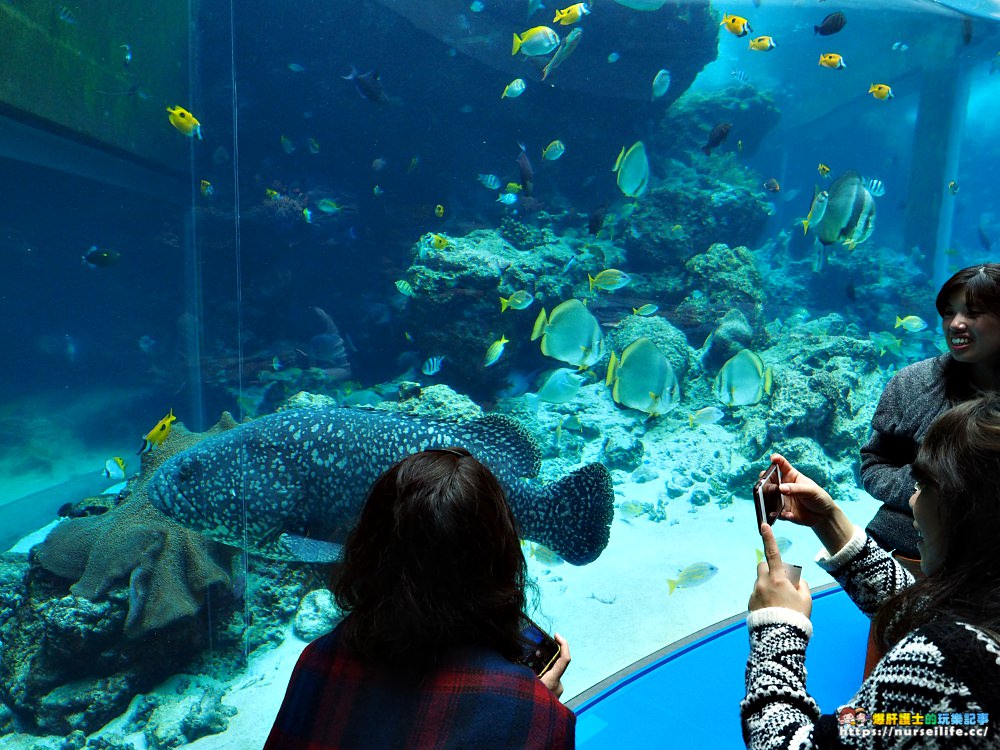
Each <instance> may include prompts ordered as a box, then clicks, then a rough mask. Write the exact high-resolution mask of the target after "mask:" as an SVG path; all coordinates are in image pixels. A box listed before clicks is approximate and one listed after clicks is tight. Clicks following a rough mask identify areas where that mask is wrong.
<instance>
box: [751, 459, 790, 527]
mask: <svg viewBox="0 0 1000 750" xmlns="http://www.w3.org/2000/svg"><path fill="white" fill-rule="evenodd" d="M779 484H781V471H780V470H779V469H778V465H777V464H771V468H769V469H768V470H767V472H765V474H764V476H763V477H761V478H760V479H759V480H758V481H757V484H755V485H754V486H753V503H754V508H756V510H757V528H758V530H759V529H760V525H761V524H762V523H766V524H768V525H769V526H773V525H774V522H775V521H777V520H778V517H779V515H780V514H781V511H782V510H783V509H784V507H785V498H784V496H783V495H782V494H781V493H780V492H779V491H778V485H779Z"/></svg>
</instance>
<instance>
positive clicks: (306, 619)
mask: <svg viewBox="0 0 1000 750" xmlns="http://www.w3.org/2000/svg"><path fill="white" fill-rule="evenodd" d="M341 617H342V615H341V613H340V610H339V609H337V605H336V603H335V602H334V600H333V594H332V593H331V592H330V590H329V589H316V590H314V591H310V592H309V593H308V594H306V595H305V596H304V597H302V602H301V603H300V604H299V608H298V610H297V611H296V612H295V622H294V624H293V625H292V632H294V633H295V635H296V636H298V637H299V638H301V639H302V640H303V641H313V640H315V639H317V638H319V637H320V636H321V635H325V634H327V633H329V632H330V631H331V630H333V629H334V627H336V625H337V623H338V622H339V621H340V619H341Z"/></svg>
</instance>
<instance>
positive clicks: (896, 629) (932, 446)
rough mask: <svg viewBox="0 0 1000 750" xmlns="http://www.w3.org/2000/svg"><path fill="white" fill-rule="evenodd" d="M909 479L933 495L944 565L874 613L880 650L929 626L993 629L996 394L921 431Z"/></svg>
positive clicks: (998, 617)
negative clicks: (945, 623)
mask: <svg viewBox="0 0 1000 750" xmlns="http://www.w3.org/2000/svg"><path fill="white" fill-rule="evenodd" d="M913 477H914V479H916V480H917V481H918V482H920V485H921V487H927V488H930V489H933V490H934V491H935V492H936V493H937V494H938V497H939V498H940V499H941V501H940V502H939V503H938V504H937V506H938V508H939V512H940V523H941V528H943V529H946V530H947V534H948V537H947V541H946V547H947V549H946V550H945V554H944V562H943V563H942V565H941V568H940V569H939V570H937V571H936V572H935V573H934V574H933V575H931V576H928V577H927V578H924V579H922V580H920V581H918V582H916V583H914V584H913V585H912V586H910V587H908V588H906V589H904V590H903V591H901V592H900V593H898V594H896V595H895V596H893V597H891V598H890V599H888V600H887V601H886V602H884V603H883V604H882V606H881V607H880V608H879V611H878V614H877V616H876V618H875V629H876V633H877V635H878V638H879V640H880V641H881V643H882V645H883V646H884V647H886V648H889V647H891V646H892V645H894V644H895V643H897V642H898V641H899V640H900V639H901V638H903V636H905V635H906V634H907V633H908V632H910V631H911V630H913V629H914V628H917V627H920V626H921V625H924V624H926V623H929V622H931V621H933V620H937V619H942V618H943V619H947V620H952V621H959V622H967V623H969V624H972V625H983V626H985V627H989V628H997V627H998V625H1000V550H998V545H997V540H998V539H1000V394H998V393H989V394H986V395H985V396H982V397H981V398H975V399H972V400H971V401H965V402H963V403H961V404H959V405H957V406H954V407H952V408H951V409H949V410H948V411H946V412H945V413H944V414H942V415H941V416H940V417H938V418H937V420H935V422H934V423H933V424H932V425H931V427H930V429H929V430H928V431H927V435H926V436H925V437H924V440H923V442H922V443H921V445H920V450H919V452H918V453H917V458H916V460H915V461H914V462H913Z"/></svg>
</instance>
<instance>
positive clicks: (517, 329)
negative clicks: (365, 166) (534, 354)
mask: <svg viewBox="0 0 1000 750" xmlns="http://www.w3.org/2000/svg"><path fill="white" fill-rule="evenodd" d="M449 239H450V242H451V245H449V247H448V248H446V249H444V250H441V251H435V250H433V249H429V248H428V247H427V246H426V244H424V243H422V242H421V243H418V244H417V246H416V247H415V253H414V254H415V257H414V260H413V263H412V265H411V266H410V267H409V269H407V272H406V275H405V277H406V279H407V280H408V281H409V283H410V284H411V286H412V287H413V290H414V294H413V296H412V297H409V298H408V300H407V307H406V313H405V319H406V325H407V331H408V332H409V333H410V334H411V335H412V337H413V340H414V342H415V343H416V345H417V346H418V347H419V348H420V350H421V351H422V352H423V353H424V355H425V356H432V355H441V354H443V355H445V356H446V357H447V363H446V366H445V369H444V370H442V373H441V374H440V375H439V377H447V379H448V383H449V385H452V386H454V387H455V388H457V389H459V390H461V391H463V392H467V393H473V394H478V395H481V396H483V397H486V396H487V395H488V394H490V393H491V391H492V390H494V389H496V388H498V387H500V386H501V385H502V383H503V380H504V378H505V377H506V376H507V375H508V374H509V373H510V369H511V363H512V362H514V361H515V360H518V359H522V358H521V355H520V354H519V352H523V351H524V350H525V348H526V347H527V348H528V349H529V350H532V349H536V347H537V345H536V344H532V343H531V342H530V337H531V328H532V324H533V323H534V320H535V316H536V315H537V314H538V311H539V309H540V306H542V305H544V306H545V307H546V308H547V309H550V310H551V309H552V307H554V306H555V305H557V304H558V303H560V302H562V301H564V300H566V299H569V298H570V297H573V296H579V295H584V294H587V292H588V285H587V275H586V274H587V271H588V270H589V271H591V272H592V273H597V272H598V271H600V270H601V268H603V267H604V266H603V265H602V264H603V263H611V262H617V261H618V260H620V259H621V251H620V250H616V249H615V248H614V246H613V245H611V244H610V243H605V242H596V241H595V242H592V243H591V242H588V243H586V244H584V243H582V242H580V241H573V240H571V241H566V242H556V243H551V244H546V245H542V246H539V247H535V249H534V250H533V251H532V252H521V251H519V250H517V249H515V248H514V247H513V246H511V245H510V244H509V243H507V242H505V241H504V240H502V239H500V238H498V237H497V235H496V233H494V232H487V231H475V232H472V233H471V234H469V235H467V236H465V237H462V238H454V237H453V238H449ZM589 246H593V247H594V248H597V249H598V250H599V252H598V253H592V252H589V251H588V249H587V248H588V247H589ZM578 250H582V252H578ZM571 259H575V260H574V262H573V263H572V264H569V261H570V260H571ZM568 264H569V265H570V266H572V270H566V269H567V265H568ZM518 290H524V291H527V292H529V293H531V294H533V295H534V297H535V302H534V303H533V304H532V305H531V306H530V307H528V308H527V309H526V310H508V311H507V312H505V313H502V314H501V312H500V303H499V298H500V297H501V296H503V297H507V296H509V295H510V294H511V293H512V292H514V291H518ZM442 321H448V322H449V323H450V325H442ZM501 335H503V336H506V338H507V339H508V340H509V343H508V344H507V347H506V350H505V352H504V355H503V356H502V357H501V358H500V359H499V360H498V361H497V362H496V364H495V365H493V366H491V367H489V368H484V367H483V355H484V354H485V353H486V350H487V348H488V347H489V346H490V344H491V343H492V342H493V341H496V340H498V339H499V338H500V336H501ZM523 359H530V357H528V356H526V357H524V358H523Z"/></svg>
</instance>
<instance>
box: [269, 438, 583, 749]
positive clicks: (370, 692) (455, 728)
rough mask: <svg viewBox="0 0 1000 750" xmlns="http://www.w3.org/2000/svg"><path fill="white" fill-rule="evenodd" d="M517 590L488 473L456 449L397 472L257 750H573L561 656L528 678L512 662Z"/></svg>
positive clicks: (362, 524) (522, 568)
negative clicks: (338, 614)
mask: <svg viewBox="0 0 1000 750" xmlns="http://www.w3.org/2000/svg"><path fill="white" fill-rule="evenodd" d="M525 587H526V565H525V560H524V555H523V553H522V552H521V545H520V540H519V538H518V533H517V525H516V522H515V520H514V516H513V514H512V513H511V511H510V508H509V507H508V505H507V501H506V499H505V497H504V493H503V490H502V489H501V487H500V485H499V483H498V482H497V480H496V478H495V477H494V476H493V474H491V473H490V471H489V469H487V468H486V467H485V466H483V465H482V464H481V463H479V462H478V461H477V460H476V459H475V458H473V457H472V456H471V455H470V454H469V452H468V451H466V450H464V449H462V448H445V449H438V450H427V451H423V452H421V453H417V454H414V455H412V456H409V457H407V458H405V459H403V460H402V461H399V462H398V463H397V464H395V465H394V466H393V467H392V468H390V469H389V470H388V471H387V472H386V473H385V474H383V475H382V476H381V477H379V479H378V480H377V481H376V482H375V484H374V485H373V486H372V488H371V490H370V492H369V494H368V498H367V500H366V502H365V506H364V508H363V509H362V512H361V518H360V520H359V522H358V524H357V526H356V527H355V529H354V531H353V532H351V534H350V536H349V537H348V540H347V544H346V546H345V550H344V563H343V569H342V572H341V574H340V576H339V578H338V579H337V580H336V581H335V582H333V583H332V586H331V588H332V589H333V591H334V594H335V597H336V599H337V603H338V605H339V606H340V607H341V609H342V610H343V611H344V612H345V613H346V617H345V618H344V620H343V621H342V622H341V623H340V625H338V626H337V628H336V629H335V630H334V631H333V632H332V633H329V634H328V635H325V636H323V637H321V638H319V639H317V640H316V641H314V642H313V643H311V644H309V646H307V647H306V649H305V650H304V651H303V652H302V655H301V656H300V657H299V661H298V663H297V664H296V666H295V671H294V672H293V674H292V677H291V681H290V682H289V685H288V690H287V692H286V694H285V699H284V702H283V703H282V705H281V709H280V711H279V713H278V717H277V719H276V720H275V723H274V727H273V728H272V729H271V734H270V736H269V737H268V740H267V744H266V745H265V749H266V750H297V749H299V748H302V749H303V750H304V749H305V748H308V749H309V750H322V749H323V748H341V749H345V750H346V749H348V748H359V749H360V748H363V749H364V750H377V749H378V748H411V747H412V748H473V747H477V748H478V747H482V748H491V749H495V748H511V749H512V750H513V748H538V750H542V749H543V748H572V747H573V746H574V742H575V723H576V717H575V716H574V715H573V713H572V711H570V710H569V709H568V708H566V707H565V706H564V705H563V704H562V703H560V702H559V699H558V698H559V695H561V693H562V683H561V677H562V675H563V673H564V672H565V671H566V667H567V666H568V665H569V661H570V654H569V646H568V644H567V643H566V641H565V640H564V639H562V638H561V637H560V636H558V635H557V636H556V640H557V642H558V651H559V656H558V657H557V658H556V660H555V662H554V663H553V664H552V666H551V667H550V668H549V669H548V671H546V672H545V673H544V674H543V675H542V676H541V677H540V678H539V677H538V676H537V675H535V674H534V673H533V672H532V671H531V670H530V669H529V668H528V667H526V666H523V665H521V664H518V663H517V662H518V660H519V659H520V658H521V657H522V653H523V649H524V640H523V637H522V628H523V627H524V622H523V620H524V615H523V612H524V609H525V604H526V597H525ZM546 663H548V661H547V660H546Z"/></svg>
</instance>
